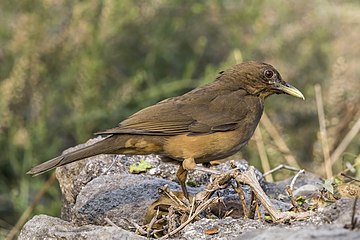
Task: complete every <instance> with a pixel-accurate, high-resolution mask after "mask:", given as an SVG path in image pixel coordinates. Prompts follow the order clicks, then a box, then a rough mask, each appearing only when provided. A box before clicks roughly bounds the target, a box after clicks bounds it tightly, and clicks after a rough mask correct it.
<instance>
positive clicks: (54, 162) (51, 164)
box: [26, 135, 123, 176]
mask: <svg viewBox="0 0 360 240" xmlns="http://www.w3.org/2000/svg"><path fill="white" fill-rule="evenodd" d="M121 140H122V139H121V138H119V137H118V136H116V135H112V136H109V137H107V138H105V139H103V140H101V141H99V142H96V143H94V144H93V145H90V146H87V147H85V148H81V149H78V150H75V151H74V152H70V153H66V154H63V155H61V156H58V157H56V158H53V159H51V160H49V161H46V162H44V163H42V164H39V165H37V166H35V167H33V168H32V169H31V170H30V171H28V172H27V173H26V174H31V175H34V176H36V175H39V174H42V173H44V172H47V171H49V170H51V169H53V168H56V167H59V166H62V165H65V164H68V163H72V162H75V161H77V160H81V159H84V158H88V157H92V156H95V155H99V154H103V153H112V152H114V151H116V149H118V148H119V147H121V146H122V145H123V143H122V144H121V143H120V142H119V141H121Z"/></svg>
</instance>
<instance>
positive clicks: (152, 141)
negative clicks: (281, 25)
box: [27, 61, 305, 198]
mask: <svg viewBox="0 0 360 240" xmlns="http://www.w3.org/2000/svg"><path fill="white" fill-rule="evenodd" d="M273 94H287V95H291V96H294V97H298V98H301V99H303V100H305V98H304V95H303V94H302V93H301V92H300V91H299V90H298V89H297V88H295V87H294V86H292V85H291V84H289V83H287V82H285V81H284V80H283V79H282V77H281V75H280V73H279V72H278V71H277V70H276V69H275V68H274V67H273V66H272V65H270V64H267V63H263V62H258V61H246V62H242V63H239V64H236V65H234V66H232V67H229V68H228V69H226V70H224V71H220V72H219V74H218V76H217V77H216V78H215V80H214V81H213V82H211V83H208V84H206V85H204V86H201V87H198V88H195V89H193V90H192V91H190V92H187V93H185V94H183V95H181V96H176V97H170V98H167V99H165V100H163V101H160V102H158V103H156V104H154V105H152V106H149V107H146V108H144V109H142V110H140V111H138V112H136V113H134V114H133V115H131V116H129V117H128V118H126V119H125V120H123V121H122V122H120V123H119V124H118V126H116V127H114V128H111V129H108V130H105V131H102V132H98V133H95V134H96V135H102V136H104V138H103V139H102V140H101V141H99V142H96V143H94V144H93V145H90V146H87V147H84V148H81V149H78V150H75V151H74V152H69V153H66V154H63V155H60V156H58V157H55V158H53V159H51V160H48V161H47V162H44V163H41V164H39V165H37V166H35V167H33V168H32V169H31V170H30V171H28V172H27V174H31V175H39V174H42V173H44V172H47V171H49V170H51V169H53V168H57V167H59V166H63V165H65V164H69V163H71V162H74V161H78V160H81V159H85V158H88V157H91V156H95V155H99V154H124V155H148V154H157V155H159V156H160V157H161V159H162V160H163V161H166V162H173V163H176V164H178V165H179V167H178V170H177V172H176V176H177V179H178V181H179V183H180V186H181V189H182V192H183V194H184V196H185V197H187V198H188V196H189V194H188V191H187V188H186V179H187V175H188V172H189V171H190V170H192V169H194V168H195V167H196V164H200V163H202V164H208V163H209V162H210V161H213V160H220V159H223V158H227V157H229V156H231V155H233V154H234V153H236V152H238V151H239V150H240V149H241V148H242V147H243V146H244V145H246V143H247V142H248V141H249V140H250V138H251V137H252V135H253V133H254V131H255V129H256V127H257V125H258V123H259V121H260V118H261V116H262V113H263V111H264V101H265V99H266V98H267V97H269V96H271V95H273Z"/></svg>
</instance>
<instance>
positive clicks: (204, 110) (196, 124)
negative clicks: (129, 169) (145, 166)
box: [97, 89, 251, 135]
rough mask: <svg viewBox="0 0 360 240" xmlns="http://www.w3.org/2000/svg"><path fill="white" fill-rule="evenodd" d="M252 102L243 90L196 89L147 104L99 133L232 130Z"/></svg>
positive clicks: (204, 132)
mask: <svg viewBox="0 0 360 240" xmlns="http://www.w3.org/2000/svg"><path fill="white" fill-rule="evenodd" d="M250 105H251V104H250ZM250 105H249V103H248V99H247V97H246V92H245V91H244V90H237V91H222V92H216V91H215V92H209V90H208V89H200V90H199V89H196V91H192V92H189V93H188V94H185V95H183V96H180V97H175V98H169V99H166V100H164V101H162V102H159V103H158V104H155V105H153V106H150V107H147V108H145V109H143V110H141V111H139V112H137V113H135V114H134V115H132V116H130V117H129V118H127V119H126V120H124V121H123V122H121V123H120V124H119V126H118V127H116V128H112V129H109V130H107V131H104V132H99V133H97V134H120V133H125V134H126V133H129V134H145V135H179V134H209V133H213V132H218V131H229V130H233V129H236V128H237V126H238V123H239V122H240V121H241V120H242V119H243V118H244V117H245V116H246V114H247V113H248V111H249V106H250Z"/></svg>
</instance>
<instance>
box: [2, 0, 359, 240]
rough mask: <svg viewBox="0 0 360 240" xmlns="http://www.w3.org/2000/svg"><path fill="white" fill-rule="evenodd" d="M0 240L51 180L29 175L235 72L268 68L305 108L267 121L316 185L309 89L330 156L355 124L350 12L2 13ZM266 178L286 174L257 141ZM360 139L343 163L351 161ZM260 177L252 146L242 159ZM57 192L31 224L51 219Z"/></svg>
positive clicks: (276, 109) (279, 2) (45, 6)
mask: <svg viewBox="0 0 360 240" xmlns="http://www.w3.org/2000/svg"><path fill="white" fill-rule="evenodd" d="M0 22H1V24H0V150H1V155H0V229H2V230H0V237H1V235H2V234H4V233H5V232H6V231H7V230H9V229H10V228H11V227H12V226H13V225H14V224H15V222H16V221H17V219H18V218H19V216H20V215H21V214H22V213H23V212H24V210H25V209H26V207H27V206H29V204H30V203H31V202H32V200H33V198H34V196H35V194H36V192H37V191H39V189H40V188H41V186H42V185H43V184H44V181H46V179H47V178H48V177H49V174H45V175H42V176H39V177H36V178H31V177H29V176H27V175H25V172H26V171H27V170H29V168H30V167H31V166H34V165H36V164H38V163H40V162H43V161H45V160H48V159H50V158H52V157H54V156H56V155H58V154H60V153H61V151H62V150H64V149H66V148H68V147H70V146H73V145H76V144H79V143H82V142H84V141H86V140H87V139H89V138H91V137H92V133H93V132H96V131H99V130H103V129H107V128H110V127H112V126H115V125H116V124H117V123H118V122H120V121H121V120H122V119H124V118H125V117H127V116H128V115H130V114H132V113H134V112H135V111H137V110H139V109H140V108H143V107H145V106H148V105H151V104H153V103H156V102H157V101H159V100H161V99H164V98H166V97H169V96H175V95H179V94H182V93H184V92H186V91H188V90H190V89H192V88H195V87H197V86H199V85H203V84H205V83H207V82H210V81H212V80H213V79H214V78H215V76H216V74H217V72H219V71H220V70H222V69H224V68H226V67H228V66H231V65H233V64H235V63H236V62H241V61H243V60H259V61H264V62H268V63H271V64H272V65H274V66H275V67H276V68H277V69H278V70H279V71H280V72H281V73H282V75H283V78H284V79H285V80H287V81H289V82H291V83H292V84H293V85H295V86H296V87H298V88H299V89H300V90H301V91H302V92H303V93H304V95H305V96H306V101H305V102H303V101H300V100H299V99H295V98H290V97H287V96H284V95H279V96H276V97H271V99H270V101H267V103H266V112H267V113H268V115H269V117H270V118H271V120H272V122H273V124H274V125H275V126H276V128H277V129H278V130H279V131H280V132H281V135H282V137H283V138H284V139H285V141H286V143H287V145H288V146H289V148H290V149H291V151H292V154H293V155H294V156H295V157H296V158H297V159H298V161H299V164H300V165H301V167H303V168H305V169H308V170H310V171H313V172H315V173H318V174H323V171H322V170H323V154H322V146H321V141H320V140H319V122H318V117H317V116H318V115H317V109H316V102H315V91H314V85H315V84H320V85H321V87H322V95H323V101H324V110H325V116H326V127H327V130H328V141H329V147H330V152H332V151H334V149H335V148H336V147H337V146H338V145H339V143H340V142H341V141H342V140H343V138H344V136H345V135H346V134H347V133H348V131H349V130H350V129H351V128H352V127H353V125H354V123H355V122H356V121H357V120H358V119H359V115H360V111H359V102H360V93H359V89H360V80H359V77H358V76H359V75H360V68H359V65H360V55H359V53H360V44H359V39H360V4H359V2H358V1H355V0H354V1H340V0H339V1H335V0H334V1H325V0H317V1H296V0H290V1H288V0H286V1H285V0H273V1H261V0H254V1H245V0H242V1H240V0H225V1H220V0H209V1H207V0H202V1H183V0H172V1H170V0H153V1H147V0H139V1H131V0H121V1H117V0H106V1H101V0H89V1H65V0H57V1H52V0H2V1H0ZM263 135H264V136H263V138H264V142H265V144H266V149H267V153H268V157H269V159H270V164H271V167H276V166H277V165H278V164H281V163H285V162H284V160H283V158H282V157H281V153H279V152H278V151H275V147H274V144H273V141H272V139H271V137H270V136H269V135H268V134H266V132H265V131H263ZM359 146H360V139H359V135H357V136H356V137H355V138H354V139H353V140H352V141H351V143H350V145H349V146H348V147H347V148H346V151H345V152H344V153H342V154H341V161H338V163H337V164H336V165H335V166H334V168H333V170H334V174H335V173H338V172H339V171H341V170H342V169H343V168H344V162H349V163H351V164H353V163H354V161H355V159H356V158H357V159H358V160H359V157H358V156H359ZM242 154H243V156H244V157H245V158H246V159H248V160H251V163H252V164H254V165H256V166H258V167H261V165H260V164H259V163H258V162H259V157H258V152H257V148H256V144H255V143H254V141H250V143H249V144H248V147H247V148H246V149H244V151H243V152H242ZM59 199H60V192H59V190H58V187H57V186H56V184H55V185H54V186H53V187H52V188H51V189H50V190H49V191H47V193H46V195H45V197H44V198H43V199H42V201H41V204H40V205H38V206H37V208H36V209H35V212H34V214H38V213H46V214H50V215H59V212H60V210H59V209H60V204H61V201H60V200H59ZM1 232H2V234H1Z"/></svg>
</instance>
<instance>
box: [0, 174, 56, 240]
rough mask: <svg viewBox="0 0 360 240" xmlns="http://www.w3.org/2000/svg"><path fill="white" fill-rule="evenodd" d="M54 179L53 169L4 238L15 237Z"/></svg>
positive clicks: (8, 239) (10, 239)
mask: <svg viewBox="0 0 360 240" xmlns="http://www.w3.org/2000/svg"><path fill="white" fill-rule="evenodd" d="M55 179H56V176H55V171H54V172H53V173H52V174H51V176H50V177H49V179H48V180H47V181H46V182H45V184H44V185H43V186H42V188H41V189H40V191H39V192H38V193H37V194H36V196H35V198H34V200H33V202H32V203H31V205H30V206H29V207H28V208H27V209H26V210H25V212H23V214H22V215H21V217H20V218H19V220H18V221H17V223H16V224H15V226H14V227H13V228H12V229H11V230H10V232H9V234H8V235H7V236H6V238H5V239H6V240H12V239H14V238H15V236H16V234H18V232H19V231H20V229H21V227H22V226H23V225H24V223H25V221H26V220H27V219H28V217H29V216H30V214H31V213H32V211H33V210H34V209H35V207H36V205H37V204H38V203H39V201H40V200H41V198H42V196H43V195H44V194H45V193H46V192H47V190H48V189H49V188H50V187H51V185H52V184H53V183H54V181H55Z"/></svg>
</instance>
